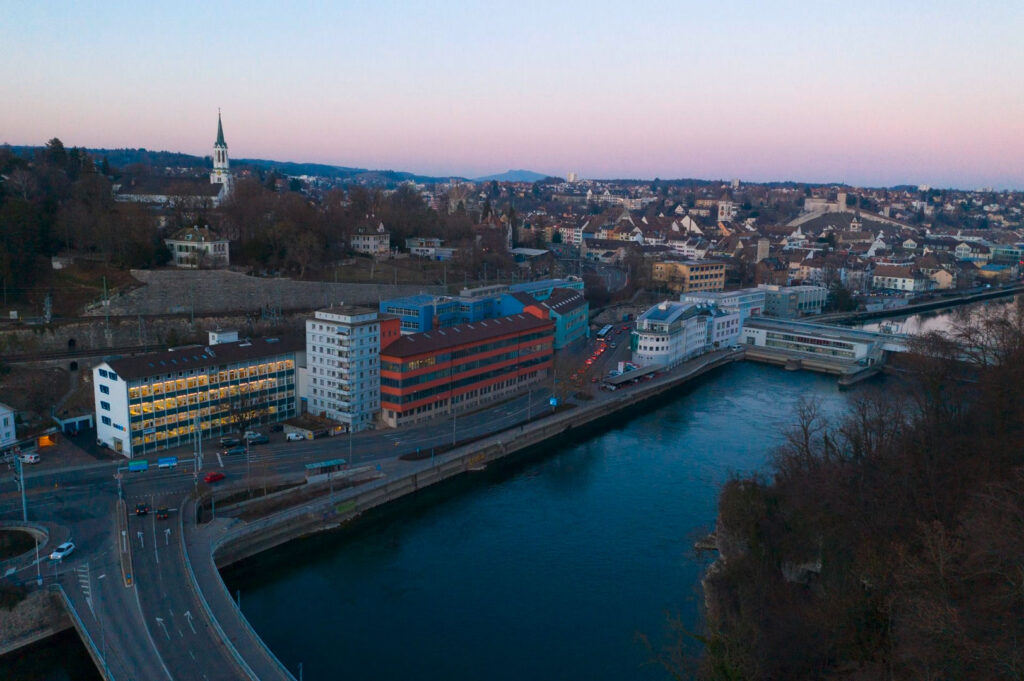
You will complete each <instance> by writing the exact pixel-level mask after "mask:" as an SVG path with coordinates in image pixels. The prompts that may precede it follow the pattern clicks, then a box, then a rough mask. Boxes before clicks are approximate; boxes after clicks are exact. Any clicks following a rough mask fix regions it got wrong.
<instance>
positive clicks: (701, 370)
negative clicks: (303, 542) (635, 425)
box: [213, 352, 743, 568]
mask: <svg viewBox="0 0 1024 681" xmlns="http://www.w3.org/2000/svg"><path fill="white" fill-rule="evenodd" d="M741 359H743V353H742V352H728V353H724V354H722V355H720V356H719V357H717V358H714V359H712V360H711V361H708V362H706V363H704V364H701V365H699V366H696V367H693V368H691V369H690V370H689V371H687V372H686V373H681V374H678V375H671V374H670V375H666V376H663V377H660V378H658V379H653V380H650V381H645V382H642V383H640V384H638V385H635V386H632V387H630V388H629V389H626V390H623V391H620V392H616V394H615V398H614V399H604V400H596V401H595V402H593V403H588V404H584V405H580V406H577V407H576V408H574V409H569V410H566V411H563V412H559V413H557V414H554V415H552V416H549V417H546V418H543V419H539V420H537V421H534V422H531V423H528V424H525V425H523V426H517V427H515V428H511V429H509V430H505V431H502V432H499V433H495V434H494V435H491V436H488V437H486V438H483V439H481V440H478V441H476V442H473V443H470V444H467V445H464V446H461V447H457V448H456V449H453V450H451V451H449V452H446V453H444V454H441V455H438V456H437V457H435V458H434V460H433V462H431V460H430V459H424V460H422V461H419V462H416V465H415V466H414V467H413V468H412V470H410V471H409V472H407V473H405V474H404V475H402V476H401V477H398V478H395V479H386V478H385V479H380V480H375V481H373V482H370V483H367V484H364V485H361V486H359V487H356V488H349V489H345V490H342V491H339V492H336V493H335V494H334V495H332V496H329V497H327V498H318V499H316V500H313V501H310V502H307V503H305V504H302V505H300V506H296V507H294V508H290V509H287V510H284V511H280V512H278V513H275V514H272V515H269V516H266V517H264V518H261V519H259V520H255V521H252V522H243V521H238V522H236V524H235V525H234V526H233V527H231V528H230V529H228V531H227V532H226V533H225V534H224V535H223V536H222V537H220V538H219V539H218V540H217V542H216V543H215V544H214V547H213V551H214V560H215V562H216V564H217V566H218V567H221V568H223V567H226V566H228V565H230V564H232V563H235V562H238V561H241V560H244V559H246V558H249V557H251V556H254V555H256V554H258V553H261V552H263V551H266V550H268V549H271V548H274V547H275V546H279V545H281V544H284V543H286V542H289V541H291V540H293V539H296V538H298V537H302V536H305V535H309V534H313V533H315V532H320V531H324V530H329V529H333V528H336V527H338V526H340V525H342V524H344V523H346V522H348V521H350V520H352V519H354V518H356V517H357V516H358V515H360V514H361V513H363V512H365V511H368V510H370V509H372V508H375V507H377V506H381V505H383V504H386V503H388V502H390V501H394V500H396V499H399V498H401V497H404V496H406V495H408V494H412V493H414V492H416V491H417V490H420V489H423V488H424V487H428V486H430V485H433V484H435V483H438V482H441V481H443V480H447V479H449V478H452V477H454V476H457V475H461V474H463V473H466V472H468V471H471V470H473V469H478V468H481V467H484V466H486V465H487V464H488V463H490V462H492V461H497V460H499V459H502V458H504V457H507V456H509V455H511V454H514V453H517V452H522V451H523V450H526V449H529V448H532V447H535V446H537V445H540V444H542V443H544V442H546V441H548V440H550V439H552V438H556V437H560V436H565V435H568V434H570V433H571V432H572V431H576V430H579V429H583V428H586V427H588V426H593V425H596V424H598V423H601V422H602V421H605V420H606V419H607V417H609V416H611V415H613V414H616V413H619V412H623V411H626V410H629V409H631V408H634V407H637V406H639V405H640V404H642V403H644V402H647V401H648V400H651V399H653V398H656V397H658V396H660V395H663V394H665V393H667V392H670V391H672V390H673V389H675V388H677V387H679V386H681V385H683V384H685V383H687V382H688V381H690V380H692V379H694V378H696V377H698V376H701V375H703V374H705V373H707V372H710V371H713V370H715V369H717V368H719V367H722V366H725V365H727V364H731V363H732V362H735V361H739V360H741Z"/></svg>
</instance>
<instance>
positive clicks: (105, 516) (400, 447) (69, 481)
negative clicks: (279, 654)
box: [0, 324, 629, 681]
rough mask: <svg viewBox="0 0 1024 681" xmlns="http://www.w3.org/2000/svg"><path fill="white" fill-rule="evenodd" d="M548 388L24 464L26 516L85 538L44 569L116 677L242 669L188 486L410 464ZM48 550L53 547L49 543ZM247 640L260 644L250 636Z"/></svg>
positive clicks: (1, 514) (580, 351)
mask: <svg viewBox="0 0 1024 681" xmlns="http://www.w3.org/2000/svg"><path fill="white" fill-rule="evenodd" d="M621 326H622V325H621V324H620V325H618V326H617V327H616V332H615V334H614V335H613V337H612V341H613V342H615V343H616V345H617V348H616V349H614V350H613V349H611V348H607V349H606V350H605V352H604V353H603V354H601V355H598V356H597V357H596V359H595V360H594V362H593V367H592V368H591V370H590V374H588V376H589V375H593V376H600V375H603V374H606V373H607V372H608V371H609V370H611V369H613V368H615V366H616V363H617V362H618V361H619V360H620V359H628V356H629V348H628V345H629V343H628V338H629V336H628V333H626V332H624V331H622V330H621ZM597 347H599V344H598V342H597V341H596V340H595V339H591V340H590V341H588V342H587V343H586V344H584V345H583V346H581V347H579V348H577V350H576V352H575V353H573V354H572V355H571V356H572V357H573V358H574V360H571V361H577V362H579V363H580V364H583V362H584V361H585V360H586V358H587V357H590V356H591V355H592V354H593V352H594V350H595V349H596V348H597ZM588 380H589V379H588ZM551 388H552V386H550V385H546V386H535V387H534V389H533V390H532V391H530V392H529V393H528V394H524V395H521V396H519V397H517V398H514V399H512V400H509V401H507V402H504V403H501V404H498V405H495V406H493V407H490V408H488V409H485V410H482V411H478V412H476V413H470V414H458V415H456V416H454V417H453V418H451V419H442V420H439V421H434V422H432V423H429V424H425V425H420V426H416V427H412V428H408V429H401V430H379V431H367V432H363V433H356V434H353V435H352V436H351V437H350V436H348V435H342V436H338V437H334V438H324V439H320V440H312V441H309V440H303V441H299V442H286V441H285V440H284V436H283V434H281V433H272V434H270V437H271V442H270V443H269V444H266V445H260V446H256V447H251V448H250V449H249V452H248V454H247V455H233V456H226V455H224V454H222V453H221V451H220V448H219V447H215V446H213V445H214V444H215V443H212V442H205V443H203V447H204V454H203V457H202V458H203V465H202V468H201V470H197V468H199V467H198V466H197V463H196V457H195V455H194V453H193V452H192V451H191V450H189V449H187V448H185V449H179V450H178V451H164V452H160V453H159V457H166V456H175V455H176V456H178V459H179V465H178V466H177V467H176V468H173V469H160V468H158V467H157V466H156V459H157V458H158V456H157V455H153V456H151V457H150V464H151V467H150V469H149V470H147V471H145V472H131V473H130V472H128V471H127V469H126V468H127V462H126V461H124V460H121V461H100V462H96V463H86V464H79V465H72V466H65V467H60V466H59V465H58V466H54V467H40V468H39V469H26V481H27V497H28V509H29V519H30V520H38V521H41V522H46V523H48V524H50V525H51V526H54V527H59V528H60V529H61V530H62V531H66V534H68V535H69V536H70V538H71V539H72V540H73V541H74V542H75V543H76V546H77V548H76V551H75V553H73V554H72V555H71V556H69V558H68V559H67V560H64V561H61V562H59V563H58V562H53V561H49V560H47V559H46V556H45V555H43V556H42V560H41V562H40V563H39V566H40V568H41V572H42V575H43V577H44V579H45V581H46V582H48V583H59V584H61V586H62V587H63V588H64V590H65V592H66V593H67V595H68V598H69V599H70V600H71V602H72V604H73V606H74V607H75V610H76V611H77V612H78V614H79V616H80V617H81V618H82V621H83V624H84V625H85V627H86V628H87V630H88V631H89V634H90V636H91V637H92V639H93V641H94V642H95V644H96V646H97V649H99V650H100V651H101V653H100V655H101V657H102V658H103V659H104V660H105V664H107V665H108V666H109V667H110V670H111V672H112V673H113V674H114V676H115V677H116V678H119V679H122V678H133V679H159V680H161V681H166V680H171V679H174V680H182V679H203V680H204V681H221V680H225V681H226V680H227V679H239V678H245V674H244V673H243V671H242V669H241V667H240V666H239V665H238V663H237V662H236V661H235V660H234V658H233V656H232V655H231V654H230V652H229V651H228V650H227V648H226V647H225V645H224V642H223V641H222V640H221V638H220V636H219V635H218V634H216V633H215V627H214V625H213V623H212V622H210V621H209V620H208V619H207V616H206V614H205V609H204V608H203V607H202V604H201V603H200V602H199V600H198V596H197V595H196V594H195V592H194V591H193V589H192V586H191V582H190V578H189V577H188V573H187V570H186V569H185V568H184V555H183V549H182V541H181V539H182V538H181V537H178V536H177V533H178V532H179V527H180V524H179V523H178V522H177V518H176V517H175V515H174V513H176V512H177V509H178V508H179V507H180V505H181V503H182V501H183V500H184V499H185V498H186V497H187V496H188V494H189V493H190V492H192V491H193V490H195V489H197V488H199V487H203V486H205V483H204V482H203V481H202V475H203V474H204V473H206V472H209V471H211V470H218V471H222V472H223V473H224V474H225V476H226V479H225V481H224V483H222V484H224V485H226V486H232V487H235V486H237V487H239V488H241V487H242V483H243V481H244V480H246V478H247V476H251V477H249V480H258V479H259V478H261V477H264V476H269V477H275V478H280V477H292V478H301V477H302V476H303V474H304V470H305V465H306V464H307V463H311V462H318V461H325V460H330V459H338V458H343V459H346V460H347V461H348V462H349V465H350V466H366V465H376V466H379V467H382V468H383V469H385V470H390V469H394V468H395V467H397V466H398V465H399V464H401V463H402V462H400V461H398V460H397V457H398V456H399V455H402V454H407V453H412V452H416V451H417V450H420V451H423V452H425V451H427V450H429V449H430V448H433V447H438V446H441V445H451V444H452V443H453V441H458V442H465V441H468V440H473V439H476V438H480V437H484V436H486V435H489V434H492V433H494V432H496V431H500V430H503V429H506V428H510V427H512V426H514V425H516V424H519V423H523V422H525V421H527V420H528V419H529V418H531V417H535V416H537V415H538V414H539V413H542V412H544V411H547V410H549V409H550V406H549V405H548V399H549V397H550V396H551ZM595 388H596V386H595V385H593V384H589V385H588V384H584V383H583V382H582V381H581V382H580V386H579V388H577V390H584V391H588V392H592V393H594V395H595V397H596V398H597V399H607V398H610V397H612V396H611V395H610V394H604V393H600V392H599V391H597V390H596V389H595ZM117 476H120V482H121V485H122V487H123V495H124V498H125V501H126V503H127V508H128V511H129V517H128V519H127V534H126V536H124V537H121V536H119V532H118V530H117V520H116V516H115V515H114V514H115V513H116V501H117V498H118V480H117ZM137 503H145V504H148V505H149V507H150V511H151V512H150V513H149V514H147V515H141V516H136V515H134V514H132V513H131V512H132V511H133V510H134V508H135V505H136V504H137ZM163 507H166V508H170V509H173V510H172V514H171V517H170V518H169V519H167V520H158V519H157V518H156V514H155V511H156V509H158V508H163ZM20 517H21V500H20V495H19V494H18V493H17V492H16V491H15V488H14V484H13V482H12V481H10V479H7V480H0V519H18V518H20ZM55 538H56V536H55ZM122 542H128V543H130V545H131V550H132V560H133V563H134V566H133V575H132V576H133V580H134V587H133V588H125V586H124V583H123V581H122V578H121V567H120V558H119V550H120V544H121V543H122ZM50 550H51V547H46V548H45V550H44V552H43V553H44V554H48V553H49V551H50ZM35 572H36V564H35V561H27V562H25V563H24V564H23V565H22V566H20V569H19V570H18V572H17V574H16V578H20V579H22V580H23V581H32V580H34V579H35ZM239 647H240V648H241V649H242V650H245V651H246V654H247V655H252V653H251V651H252V646H251V645H248V642H241V643H240V644H239Z"/></svg>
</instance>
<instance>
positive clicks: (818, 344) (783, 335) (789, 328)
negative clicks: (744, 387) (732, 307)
mask: <svg viewBox="0 0 1024 681" xmlns="http://www.w3.org/2000/svg"><path fill="white" fill-rule="evenodd" d="M743 342H744V343H746V344H747V345H753V346H757V347H766V348H775V349H777V350H785V351H787V352H792V353H797V354H802V355H808V356H810V357H829V358H833V359H840V360H847V361H850V362H859V361H863V362H865V363H870V362H871V361H873V356H874V354H876V353H875V348H876V345H877V342H878V337H877V334H872V333H870V332H865V331H858V330H856V329H844V328H840V327H833V326H825V325H822V324H808V323H806V322H794V321H785V322H783V321H777V320H772V319H765V318H763V317H762V318H760V319H752V320H750V321H749V322H748V323H747V324H745V325H744V327H743Z"/></svg>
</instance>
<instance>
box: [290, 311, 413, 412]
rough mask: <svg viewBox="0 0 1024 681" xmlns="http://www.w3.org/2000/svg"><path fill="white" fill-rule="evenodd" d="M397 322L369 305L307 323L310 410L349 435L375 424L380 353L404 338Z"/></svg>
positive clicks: (326, 314) (320, 313)
mask: <svg viewBox="0 0 1024 681" xmlns="http://www.w3.org/2000/svg"><path fill="white" fill-rule="evenodd" d="M399 324H400V322H399V320H398V319H397V318H395V317H382V316H381V315H380V314H378V312H377V311H376V310H374V309H373V308H370V307H358V306H355V305H341V306H338V307H330V308H326V309H324V310H317V312H316V317H315V318H314V319H307V320H306V357H307V359H308V372H309V395H308V400H307V404H308V405H309V411H310V412H311V413H313V414H316V415H318V416H325V417H327V418H330V419H333V420H335V421H338V422H340V423H343V424H345V427H346V429H347V430H349V431H350V432H358V431H360V430H365V429H366V428H369V427H371V426H372V425H373V423H374V421H375V420H376V418H377V414H378V413H379V412H380V351H381V347H382V346H385V345H387V344H389V343H391V342H393V341H395V340H396V339H397V338H398V337H399V335H400V329H399Z"/></svg>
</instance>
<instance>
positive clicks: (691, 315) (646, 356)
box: [631, 301, 743, 369]
mask: <svg viewBox="0 0 1024 681" xmlns="http://www.w3.org/2000/svg"><path fill="white" fill-rule="evenodd" d="M742 328H743V319H742V317H741V315H740V312H739V311H738V310H725V309H722V308H719V307H717V306H715V305H712V304H708V303H677V302H673V301H665V302H663V303H659V304H658V305H655V306H654V307H652V308H651V309H649V310H647V311H646V312H644V313H643V314H642V315H640V316H639V317H637V320H636V331H635V332H634V334H633V337H632V339H631V342H632V350H633V361H634V362H636V363H637V364H639V365H641V366H661V367H665V368H666V369H667V368H671V367H674V366H676V365H677V364H680V363H681V362H685V361H687V360H690V359H693V358H694V357H697V356H699V355H702V354H704V353H705V352H709V351H712V350H716V349H719V348H725V347H729V346H731V345H735V344H736V341H737V340H738V339H739V335H740V330H741V329H742Z"/></svg>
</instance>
